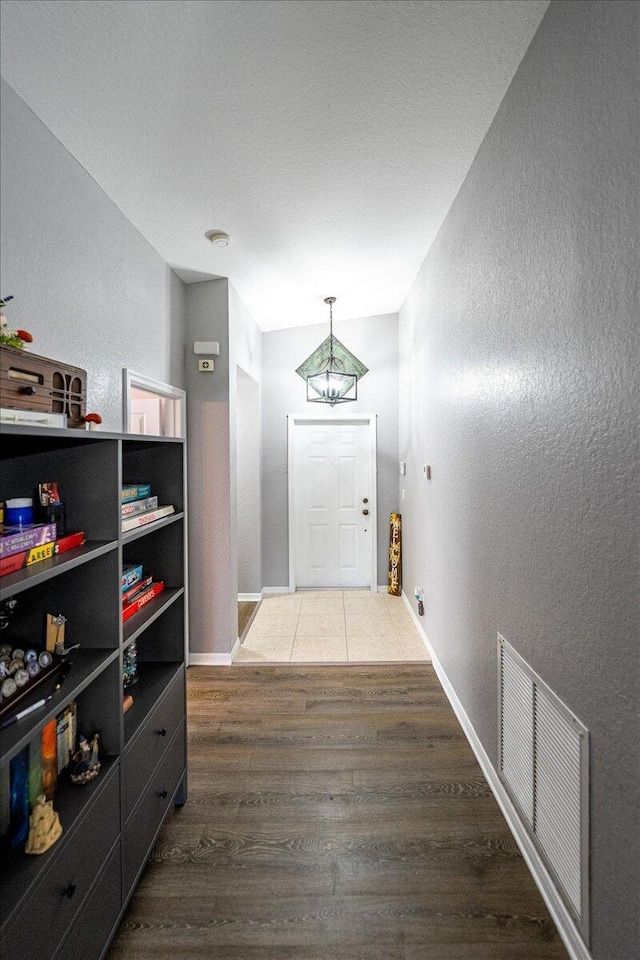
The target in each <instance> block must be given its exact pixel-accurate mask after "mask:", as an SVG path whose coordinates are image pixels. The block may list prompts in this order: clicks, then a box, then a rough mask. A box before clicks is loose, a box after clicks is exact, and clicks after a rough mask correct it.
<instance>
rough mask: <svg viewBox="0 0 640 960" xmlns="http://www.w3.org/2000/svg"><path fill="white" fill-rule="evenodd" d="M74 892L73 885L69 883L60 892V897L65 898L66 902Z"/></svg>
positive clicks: (74, 887)
mask: <svg viewBox="0 0 640 960" xmlns="http://www.w3.org/2000/svg"><path fill="white" fill-rule="evenodd" d="M75 892H76V885H75V883H69V884H68V885H67V886H66V887H65V888H64V890H63V891H62V896H63V897H67V899H68V900H71V897H72V896H73V895H74V893H75Z"/></svg>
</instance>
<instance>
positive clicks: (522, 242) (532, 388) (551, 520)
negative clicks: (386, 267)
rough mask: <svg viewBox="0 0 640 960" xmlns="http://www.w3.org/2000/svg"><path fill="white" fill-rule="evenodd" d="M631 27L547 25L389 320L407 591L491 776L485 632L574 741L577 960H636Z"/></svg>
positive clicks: (591, 7) (575, 13)
mask: <svg viewBox="0 0 640 960" xmlns="http://www.w3.org/2000/svg"><path fill="white" fill-rule="evenodd" d="M638 13H639V7H638V5H637V4H634V3H620V2H613V0H607V2H561V3H559V2H558V3H553V4H552V5H551V7H550V9H549V11H548V13H547V15H546V16H545V18H544V20H543V21H542V24H541V26H540V29H539V31H538V33H537V35H536V36H535V38H534V40H533V43H532V44H531V47H530V48H529V50H528V52H527V54H526V56H525V58H524V60H523V62H522V65H521V67H520V69H519V70H518V72H517V74H516V76H515V78H514V80H513V83H512V84H511V87H510V88H509V91H508V93H507V95H506V97H505V99H504V101H503V103H502V105H501V107H500V109H499V111H498V113H497V115H496V118H495V120H494V123H493V125H492V127H491V129H490V130H489V132H488V134H487V136H486V138H485V141H484V142H483V144H482V147H481V149H480V151H479V153H478V155H477V157H476V159H475V161H474V163H473V166H472V167H471V170H470V172H469V175H468V177H467V179H466V181H465V183H464V185H463V187H462V189H461V191H460V193H459V195H458V197H457V199H456V201H455V203H454V205H453V207H452V209H451V211H450V213H449V215H448V216H447V218H446V220H445V222H444V224H443V227H442V229H441V230H440V233H439V235H438V237H437V240H436V242H435V243H434V245H433V247H432V248H431V250H430V252H429V254H428V256H427V258H426V260H425V262H424V264H423V266H422V268H421V270H420V272H419V275H418V277H417V279H416V281H415V283H414V285H413V287H412V289H411V291H410V293H409V295H408V297H407V300H406V302H405V304H404V305H403V307H402V310H401V312H400V353H401V360H400V364H401V367H400V378H401V384H402V388H401V407H400V424H401V435H400V456H401V459H406V460H407V461H408V475H407V477H406V478H404V479H406V483H402V485H403V486H405V488H406V491H407V499H406V502H405V503H404V504H403V516H404V582H405V589H406V591H407V593H410V592H411V591H412V589H413V586H414V585H416V584H419V585H421V586H423V587H424V589H425V605H426V616H425V629H426V632H427V635H428V636H429V638H430V640H431V642H432V644H433V646H434V648H435V650H436V652H437V654H438V656H439V658H440V660H441V662H442V664H443V666H444V667H445V669H446V671H447V674H448V676H449V677H450V679H451V681H452V683H453V685H454V687H455V689H456V692H457V694H458V696H459V698H460V700H461V701H462V703H463V705H464V707H465V709H466V711H467V713H468V715H469V717H470V718H471V721H472V722H473V724H474V726H475V728H476V730H477V732H478V734H479V736H480V738H481V740H482V742H483V744H484V746H485V748H486V749H487V751H488V753H489V755H490V757H491V759H492V761H493V762H494V764H495V763H496V762H497V724H496V716H497V684H496V632H497V631H500V632H501V633H502V634H504V636H505V637H506V638H507V639H508V640H509V641H510V642H511V643H512V644H513V645H514V646H515V648H516V649H517V650H518V652H519V653H520V654H521V655H522V656H523V657H524V658H525V659H526V660H528V661H529V663H531V664H532V666H533V667H534V668H535V670H537V671H538V672H539V673H540V675H541V676H542V677H543V678H544V679H545V680H546V681H547V682H548V683H549V684H550V685H551V687H552V688H553V689H554V690H555V691H556V692H557V693H558V695H559V696H560V697H561V698H562V699H563V700H564V701H565V702H566V703H567V704H568V705H569V707H570V708H571V709H572V710H574V711H575V712H576V713H577V715H578V716H579V717H580V719H581V720H582V721H583V722H584V723H585V724H586V725H587V727H589V729H590V730H591V736H592V739H591V748H592V766H591V777H592V787H591V801H592V827H591V835H592V847H591V852H592V911H593V922H592V931H593V933H592V936H593V941H592V943H593V945H592V953H593V956H594V958H596V960H637V958H638V957H639V956H640V943H639V939H638V913H637V911H638V903H639V902H640V898H639V896H638V862H639V858H638V820H637V810H634V806H635V799H636V798H637V776H638V729H639V727H638V716H637V699H638V664H639V652H638V640H639V633H640V631H639V624H638V595H637V589H638V582H639V580H638V542H639V530H640V526H639V523H638V500H637V496H636V495H637V487H636V474H635V471H636V469H637V457H638V395H637V386H638V363H637V362H638V354H639V350H638V339H637V337H638V287H637V275H638V274H637V270H638V170H637V160H638V122H637V121H638V114H637V93H638V75H637V64H638V59H637V42H638ZM634 392H635V396H634ZM425 462H427V463H430V464H431V465H432V467H433V479H432V481H431V482H430V483H428V482H426V481H424V480H423V479H422V478H421V474H420V468H421V464H422V463H425ZM412 602H413V601H412Z"/></svg>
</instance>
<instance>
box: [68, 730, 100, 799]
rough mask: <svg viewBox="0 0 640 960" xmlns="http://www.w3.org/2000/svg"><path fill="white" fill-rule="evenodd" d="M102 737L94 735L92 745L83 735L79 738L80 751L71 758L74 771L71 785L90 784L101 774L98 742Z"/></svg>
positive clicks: (71, 776)
mask: <svg viewBox="0 0 640 960" xmlns="http://www.w3.org/2000/svg"><path fill="white" fill-rule="evenodd" d="M99 739H100V735H99V734H98V733H96V734H94V737H93V740H92V741H91V743H89V742H88V741H87V738H86V737H85V736H84V735H83V734H82V733H81V734H80V737H79V738H78V749H77V750H76V752H75V753H74V755H73V757H72V758H71V763H72V769H71V773H70V774H69V778H70V780H71V783H75V784H76V785H78V786H82V784H85V783H89V782H90V781H91V780H93V779H94V778H95V777H97V776H98V774H99V773H100V758H99V752H98V740H99Z"/></svg>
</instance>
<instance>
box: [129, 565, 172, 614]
mask: <svg viewBox="0 0 640 960" xmlns="http://www.w3.org/2000/svg"><path fill="white" fill-rule="evenodd" d="M163 590H164V581H163V580H154V579H153V576H152V575H151V574H147V573H145V572H144V570H143V568H142V564H141V563H140V564H135V563H134V564H130V565H129V566H128V567H125V568H124V570H123V571H122V621H123V623H124V622H125V621H126V620H128V619H129V617H132V616H133V615H134V613H137V612H138V610H142V608H143V607H144V606H145V605H146V604H147V603H149V601H150V600H153V598H154V597H157V596H158V594H159V593H162V591H163Z"/></svg>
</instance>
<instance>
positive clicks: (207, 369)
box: [198, 359, 214, 373]
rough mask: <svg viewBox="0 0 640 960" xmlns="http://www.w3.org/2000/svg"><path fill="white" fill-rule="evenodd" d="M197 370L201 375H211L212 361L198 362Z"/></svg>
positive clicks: (212, 369)
mask: <svg viewBox="0 0 640 960" xmlns="http://www.w3.org/2000/svg"><path fill="white" fill-rule="evenodd" d="M198 370H201V371H202V372H203V373H213V371H214V363H213V360H208V359H207V360H198Z"/></svg>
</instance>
